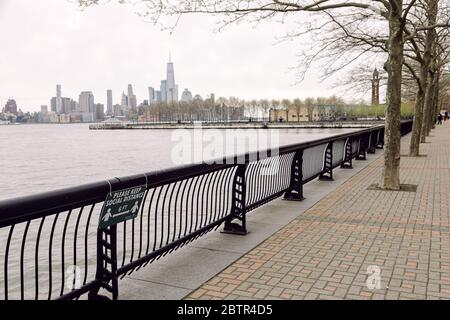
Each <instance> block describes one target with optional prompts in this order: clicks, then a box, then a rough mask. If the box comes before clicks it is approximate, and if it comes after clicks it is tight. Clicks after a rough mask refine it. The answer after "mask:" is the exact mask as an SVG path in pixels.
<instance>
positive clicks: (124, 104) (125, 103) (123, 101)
mask: <svg viewBox="0 0 450 320" xmlns="http://www.w3.org/2000/svg"><path fill="white" fill-rule="evenodd" d="M120 105H121V106H122V108H126V107H128V96H127V95H126V94H125V92H122V98H121V99H120Z"/></svg>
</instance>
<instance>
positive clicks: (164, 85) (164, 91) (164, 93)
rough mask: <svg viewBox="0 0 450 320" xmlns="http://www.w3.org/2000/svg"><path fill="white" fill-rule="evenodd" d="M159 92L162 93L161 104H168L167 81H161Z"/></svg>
mask: <svg viewBox="0 0 450 320" xmlns="http://www.w3.org/2000/svg"><path fill="white" fill-rule="evenodd" d="M159 91H160V92H161V100H160V102H167V80H161V85H160V86H159Z"/></svg>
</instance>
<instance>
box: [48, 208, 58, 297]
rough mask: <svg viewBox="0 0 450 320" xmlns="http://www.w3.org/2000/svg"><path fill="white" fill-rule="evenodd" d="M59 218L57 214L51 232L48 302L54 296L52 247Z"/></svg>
mask: <svg viewBox="0 0 450 320" xmlns="http://www.w3.org/2000/svg"><path fill="white" fill-rule="evenodd" d="M58 217H59V213H57V214H56V215H55V219H54V220H53V225H52V230H51V232H50V241H49V254H48V261H49V269H48V273H49V276H48V278H49V281H48V285H49V289H48V300H50V299H51V296H52V282H53V270H52V246H53V235H54V233H55V227H56V222H57V220H58Z"/></svg>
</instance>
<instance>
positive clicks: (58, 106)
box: [55, 84, 64, 113]
mask: <svg viewBox="0 0 450 320" xmlns="http://www.w3.org/2000/svg"><path fill="white" fill-rule="evenodd" d="M62 100H63V99H62V96H61V85H60V84H58V85H56V99H55V109H56V112H57V113H63V112H64V110H63V101H62Z"/></svg>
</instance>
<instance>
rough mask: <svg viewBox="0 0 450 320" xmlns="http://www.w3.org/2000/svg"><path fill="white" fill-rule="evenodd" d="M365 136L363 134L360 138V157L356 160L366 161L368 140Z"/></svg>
mask: <svg viewBox="0 0 450 320" xmlns="http://www.w3.org/2000/svg"><path fill="white" fill-rule="evenodd" d="M364 135H365V134H362V135H361V136H360V137H359V152H358V155H357V156H356V160H366V159H367V158H366V149H367V144H366V139H365V137H364Z"/></svg>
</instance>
